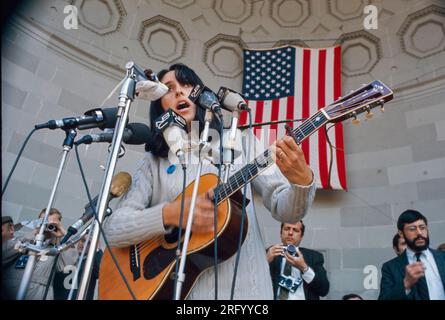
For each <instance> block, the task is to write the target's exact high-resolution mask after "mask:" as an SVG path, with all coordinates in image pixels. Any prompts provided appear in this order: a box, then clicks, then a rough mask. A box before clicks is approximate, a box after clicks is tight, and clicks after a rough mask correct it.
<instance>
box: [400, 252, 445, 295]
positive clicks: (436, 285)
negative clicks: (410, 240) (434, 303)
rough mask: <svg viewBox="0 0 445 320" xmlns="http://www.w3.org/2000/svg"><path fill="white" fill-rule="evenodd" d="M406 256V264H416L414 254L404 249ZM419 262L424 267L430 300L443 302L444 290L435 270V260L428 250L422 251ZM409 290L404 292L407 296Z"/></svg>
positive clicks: (437, 271)
mask: <svg viewBox="0 0 445 320" xmlns="http://www.w3.org/2000/svg"><path fill="white" fill-rule="evenodd" d="M406 256H407V257H408V263H409V264H411V263H415V262H417V258H416V255H415V252H414V251H412V250H411V249H410V248H406ZM420 261H421V262H422V263H423V265H424V266H425V279H426V284H427V285H428V293H429V295H430V300H445V290H444V288H443V284H442V279H441V278H440V274H439V270H438V269H437V265H436V260H435V259H434V256H433V254H432V253H431V251H430V250H429V249H427V250H424V251H422V254H421V255H420ZM410 292H411V289H409V290H406V293H407V294H409V293H410Z"/></svg>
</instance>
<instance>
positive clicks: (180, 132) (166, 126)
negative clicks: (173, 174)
mask: <svg viewBox="0 0 445 320" xmlns="http://www.w3.org/2000/svg"><path fill="white" fill-rule="evenodd" d="M155 132H156V133H157V134H162V135H163V136H164V140H165V142H167V144H168V147H169V148H170V151H171V152H173V153H174V154H175V155H176V156H177V157H178V159H179V162H180V163H181V165H182V167H183V168H185V153H184V143H185V141H187V124H186V122H185V120H184V118H183V117H181V116H180V115H179V114H177V113H176V112H174V111H173V110H172V109H168V110H167V111H166V112H164V113H163V114H161V115H160V116H159V117H158V118H157V119H156V120H155Z"/></svg>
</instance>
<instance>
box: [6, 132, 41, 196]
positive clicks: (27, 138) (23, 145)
mask: <svg viewBox="0 0 445 320" xmlns="http://www.w3.org/2000/svg"><path fill="white" fill-rule="evenodd" d="M37 130H39V129H36V128H34V129H32V130H31V132H30V133H28V136H27V137H26V139H25V141H24V142H23V144H22V147H21V148H20V151H19V153H18V154H17V157H16V158H15V161H14V164H13V166H12V168H11V171H10V172H9V174H8V177H7V178H6V181H5V184H4V186H3V189H2V198H3V194H4V193H5V191H6V188H7V187H8V184H9V180H10V179H11V176H12V173H13V172H14V170H15V167H16V166H17V164H18V162H19V159H20V157H21V156H22V153H23V150H24V149H25V146H26V144H27V143H28V141H29V139H30V138H31V136H32V135H33V134H34V132H36V131H37Z"/></svg>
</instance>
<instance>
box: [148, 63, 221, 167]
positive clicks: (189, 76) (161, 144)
mask: <svg viewBox="0 0 445 320" xmlns="http://www.w3.org/2000/svg"><path fill="white" fill-rule="evenodd" d="M169 71H175V77H176V80H178V82H179V83H180V84H181V85H191V86H195V85H197V84H199V85H201V86H203V85H204V83H203V82H202V80H201V78H199V76H198V75H197V74H196V73H195V71H193V69H191V68H189V67H188V66H186V65H185V64H182V63H176V64H173V65H171V66H170V68H168V69H164V70H161V71H160V72H159V73H158V79H159V81H162V78H163V77H164V76H165V74H166V73H167V72H169ZM164 112H165V111H164V109H162V105H161V99H160V98H159V99H158V100H154V101H152V102H151V104H150V111H149V114H150V128H151V131H152V136H153V139H152V140H151V141H150V142H148V143H146V144H145V150H146V151H151V152H152V153H153V154H154V155H156V156H158V157H161V158H167V157H168V151H169V148H168V145H167V143H166V142H165V139H164V137H163V136H162V135H159V134H156V132H155V130H154V128H155V120H156V119H157V118H158V117H159V116H160V115H161V114H163V113H164ZM204 116H205V110H204V108H202V107H201V106H199V105H198V104H197V105H196V115H195V119H194V120H197V121H199V133H200V134H201V131H202V130H203V129H204ZM210 127H211V128H213V129H216V130H219V129H220V122H219V121H218V120H217V119H216V117H214V118H213V121H212V122H211V124H210Z"/></svg>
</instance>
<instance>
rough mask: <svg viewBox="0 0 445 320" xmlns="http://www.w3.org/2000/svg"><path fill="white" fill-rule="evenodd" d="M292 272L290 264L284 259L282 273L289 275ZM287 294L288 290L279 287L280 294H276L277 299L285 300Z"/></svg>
mask: <svg viewBox="0 0 445 320" xmlns="http://www.w3.org/2000/svg"><path fill="white" fill-rule="evenodd" d="M291 274H292V266H291V265H290V264H289V263H288V262H287V261H286V263H285V264H284V270H283V275H285V276H290V275H291ZM288 296H289V291H288V290H286V289H284V288H283V287H280V295H279V296H278V300H287V298H288Z"/></svg>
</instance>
